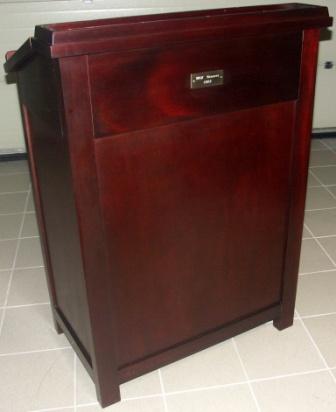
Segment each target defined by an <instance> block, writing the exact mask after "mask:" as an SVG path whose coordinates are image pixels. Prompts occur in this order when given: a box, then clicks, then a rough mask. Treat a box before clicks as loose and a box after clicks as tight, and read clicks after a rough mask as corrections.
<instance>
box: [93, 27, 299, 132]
mask: <svg viewBox="0 0 336 412" xmlns="http://www.w3.org/2000/svg"><path fill="white" fill-rule="evenodd" d="M301 37H302V36H301V33H300V32H299V33H291V34H285V35H273V34H271V35H265V36H256V37H240V38H238V39H235V40H234V41H232V40H227V41H223V40H222V41H215V42H207V43H196V44H195V43H191V44H188V45H185V46H179V47H177V46H170V47H167V48H160V49H153V50H151V51H148V50H142V51H139V52H133V53H129V52H128V53H121V54H116V53H107V54H99V55H92V56H90V58H89V65H90V79H91V89H92V106H93V120H94V127H95V136H96V137H102V136H105V135H109V134H118V133H125V132H128V131H132V130H141V129H146V128H151V127H156V126H160V125H164V124H169V123H173V122H177V121H184V120H190V119H193V118H198V117H202V116H207V115H211V114H216V113H225V112H230V111H235V110H241V109H244V108H247V107H257V106H261V105H265V104H271V103H275V102H281V101H286V100H295V99H296V98H297V93H298V84H299V67H300V58H301V42H302V38H301ZM214 69H223V70H224V84H223V85H222V86H216V87H209V88H206V89H198V90H190V74H191V73H199V72H204V71H209V70H214Z"/></svg>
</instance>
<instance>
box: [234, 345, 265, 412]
mask: <svg viewBox="0 0 336 412" xmlns="http://www.w3.org/2000/svg"><path fill="white" fill-rule="evenodd" d="M231 340H232V344H233V347H234V350H235V352H236V354H237V356H238V359H239V362H240V365H241V367H242V369H243V373H244V375H245V379H246V380H247V385H248V387H249V390H250V393H251V396H252V398H253V401H254V404H255V406H256V408H257V411H258V412H261V408H260V405H259V402H258V399H257V396H256V394H255V392H254V389H253V386H252V383H251V381H250V377H249V374H248V373H247V369H246V367H245V365H244V362H243V359H242V357H241V356H240V353H239V349H238V345H237V343H236V341H235V338H232V339H231Z"/></svg>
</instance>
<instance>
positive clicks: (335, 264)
mask: <svg viewBox="0 0 336 412" xmlns="http://www.w3.org/2000/svg"><path fill="white" fill-rule="evenodd" d="M304 226H305V228H306V229H307V230H308V232H309V233H310V234H311V235H312V239H314V240H315V242H316V243H317V244H318V245H319V246H320V248H321V249H322V251H323V252H324V253H325V255H326V256H327V258H328V259H329V260H330V262H331V263H332V264H333V266H334V267H335V268H336V262H335V261H334V259H333V258H332V257H331V256H330V254H329V253H328V251H327V250H326V249H325V247H324V246H323V245H322V243H321V242H320V241H319V240H318V239H317V238H316V237H315V236H314V234H313V232H312V231H311V230H310V228H309V226H308V225H307V223H305V224H304Z"/></svg>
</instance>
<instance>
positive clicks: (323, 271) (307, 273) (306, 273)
mask: <svg viewBox="0 0 336 412" xmlns="http://www.w3.org/2000/svg"><path fill="white" fill-rule="evenodd" d="M309 239H312V240H313V239H314V238H313V237H311V238H309ZM307 240H308V239H307ZM335 270H336V269H324V270H316V271H314V272H301V273H299V276H308V275H317V274H318V273H328V272H335Z"/></svg>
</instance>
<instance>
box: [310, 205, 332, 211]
mask: <svg viewBox="0 0 336 412" xmlns="http://www.w3.org/2000/svg"><path fill="white" fill-rule="evenodd" d="M335 209H336V206H331V207H320V208H316V209H305V212H320V211H322V210H335Z"/></svg>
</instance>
